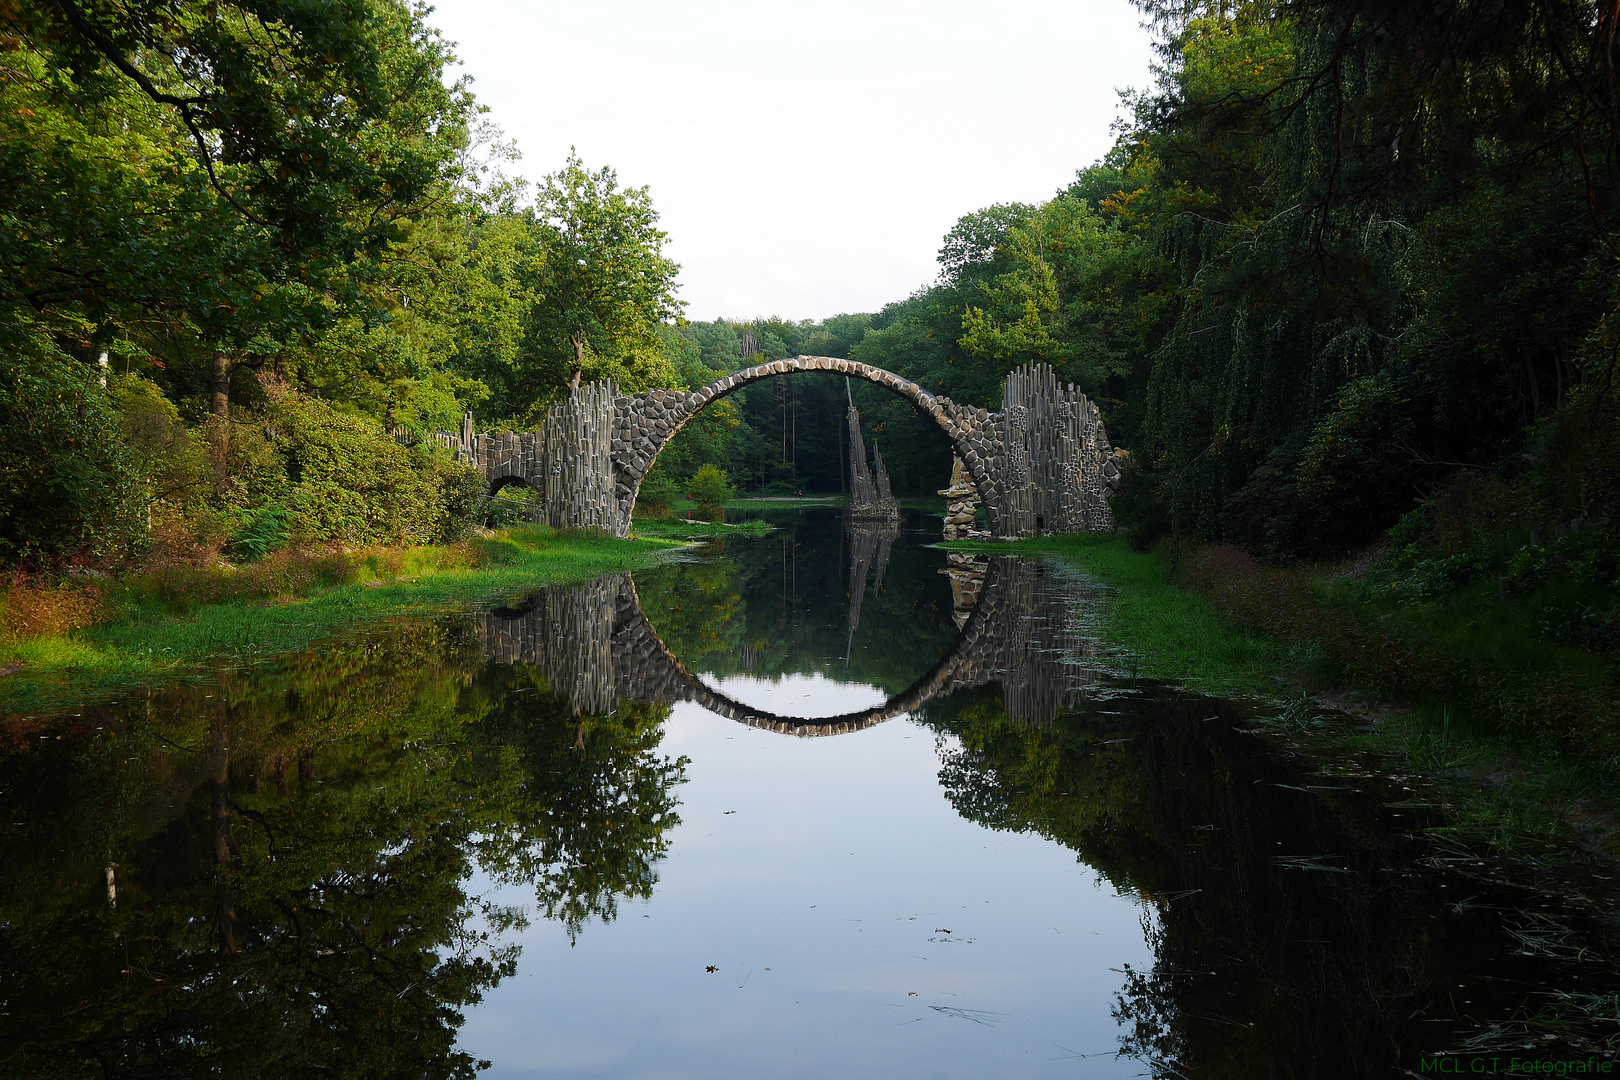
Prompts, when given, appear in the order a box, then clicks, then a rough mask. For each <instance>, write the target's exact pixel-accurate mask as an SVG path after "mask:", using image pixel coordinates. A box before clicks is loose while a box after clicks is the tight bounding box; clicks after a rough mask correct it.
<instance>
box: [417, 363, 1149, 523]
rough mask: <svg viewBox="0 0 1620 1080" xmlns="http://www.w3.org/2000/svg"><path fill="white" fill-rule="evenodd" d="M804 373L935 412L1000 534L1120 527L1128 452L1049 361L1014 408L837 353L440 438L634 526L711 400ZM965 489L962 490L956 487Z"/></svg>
mask: <svg viewBox="0 0 1620 1080" xmlns="http://www.w3.org/2000/svg"><path fill="white" fill-rule="evenodd" d="M796 372H827V373H832V374H839V375H846V376H848V377H850V378H858V379H865V380H866V381H868V382H871V383H875V384H876V385H878V386H881V387H883V388H885V389H887V390H890V391H892V392H893V393H896V394H899V395H900V396H901V397H903V398H905V399H906V400H907V401H909V402H911V404H912V405H913V406H914V407H915V408H916V409H917V411H918V412H920V413H921V414H922V415H924V416H927V417H928V418H929V419H931V420H932V421H933V422H934V423H935V424H936V425H937V426H938V427H939V429H940V430H941V431H942V432H943V433H944V434H945V437H946V438H947V439H949V440H950V444H951V449H952V451H953V452H954V453H955V455H956V458H957V460H958V461H959V462H960V463H961V467H962V471H963V473H965V475H966V476H967V477H969V478H971V481H972V489H973V490H972V492H971V494H969V495H967V496H960V497H959V499H958V501H959V503H960V505H959V506H958V505H957V504H953V507H955V509H954V510H953V512H954V513H956V514H958V515H962V514H964V513H965V512H966V511H968V510H971V508H972V507H971V504H972V503H973V502H979V503H982V505H983V506H984V508H985V511H986V514H987V517H988V519H989V525H990V533H991V535H993V536H996V537H999V538H1007V539H1011V538H1014V537H1019V536H1033V535H1039V534H1042V533H1054V532H1055V533H1072V532H1085V531H1090V530H1098V529H1112V528H1113V524H1114V522H1113V515H1112V514H1111V513H1110V512H1109V509H1108V499H1109V497H1110V496H1111V495H1112V494H1113V492H1114V490H1115V488H1117V486H1118V483H1119V476H1120V461H1119V458H1121V457H1122V456H1123V454H1122V453H1121V452H1116V451H1115V450H1114V449H1113V448H1112V447H1111V446H1110V445H1109V443H1108V433H1107V430H1106V429H1105V428H1104V426H1103V422H1102V416H1101V414H1100V413H1099V411H1098V409H1097V406H1096V404H1095V403H1093V402H1091V401H1089V400H1087V398H1086V396H1085V395H1084V394H1082V393H1080V392H1079V391H1078V390H1077V389H1076V388H1075V387H1074V385H1073V384H1072V383H1071V384H1068V385H1067V386H1065V385H1064V384H1062V383H1060V382H1059V381H1058V379H1057V376H1056V375H1055V374H1054V373H1053V371H1052V370H1051V368H1049V367H1046V366H1044V365H1036V366H1034V367H1027V368H1022V369H1020V370H1018V371H1015V372H1013V373H1011V374H1009V375H1008V377H1007V381H1006V385H1005V388H1004V390H1003V397H1002V408H1001V410H1000V411H999V412H989V411H987V410H985V409H980V408H975V407H972V406H964V405H958V404H957V403H956V402H954V401H952V400H951V399H950V398H948V397H944V396H942V395H938V394H933V393H930V392H929V391H927V390H925V389H924V388H923V387H921V386H918V385H917V384H916V383H914V382H911V381H910V380H908V379H905V378H902V377H901V376H899V375H896V374H894V373H893V372H891V371H885V370H883V369H882V368H877V367H872V366H871V365H869V364H862V363H857V362H856V361H854V360H841V359H837V358H834V357H829V356H795V357H792V358H790V359H785V360H773V361H770V362H769V363H765V364H759V365H757V366H755V367H750V368H745V369H744V370H742V371H738V372H736V373H734V374H731V375H727V376H725V377H724V378H722V379H718V380H716V381H715V382H712V383H710V384H709V385H708V386H705V387H702V388H700V389H697V390H647V391H643V392H641V393H637V394H621V393H619V392H618V390H617V389H616V388H615V387H614V385H613V384H612V383H609V382H602V383H592V384H588V385H586V386H584V387H577V388H575V389H574V390H573V391H572V392H571V393H570V394H569V396H568V397H567V398H566V399H564V400H562V401H560V402H558V403H557V404H555V405H553V406H552V407H551V409H550V410H549V412H548V414H547V416H546V422H545V425H544V426H543V428H542V429H541V430H539V431H534V432H493V433H482V434H480V433H476V432H474V430H473V420H472V414H471V413H468V414H467V416H466V418H465V419H464V420H463V423H462V430H461V431H460V432H459V433H457V434H451V433H448V432H444V433H439V434H437V435H435V436H434V438H435V440H436V441H438V442H440V443H441V444H443V445H446V446H449V447H450V448H451V449H453V450H454V451H455V453H456V456H457V458H458V459H459V460H461V461H465V462H467V463H469V464H471V465H473V466H474V467H476V468H477V469H478V470H479V471H480V472H482V473H483V475H484V478H485V480H486V481H487V482H488V484H489V487H490V493H491V494H493V493H494V491H495V490H497V489H499V488H500V487H503V486H505V485H507V484H512V483H521V484H526V485H528V486H530V487H532V488H534V489H535V490H536V491H538V492H539V493H540V495H541V501H542V504H543V506H544V508H545V516H546V520H547V521H548V522H549V523H550V524H552V525H555V526H570V527H575V528H595V529H602V530H604V531H606V532H609V533H611V534H612V535H614V536H621V537H622V536H625V535H626V534H627V533H628V532H629V530H630V517H631V511H632V510H633V509H634V507H635V502H636V494H637V492H638V491H639V490H640V488H641V481H642V479H643V478H645V477H646V475H647V471H648V470H649V469H651V468H652V465H653V462H654V461H655V460H656V459H657V457H658V454H659V452H660V451H661V450H662V449H663V447H664V445H665V444H666V443H667V442H668V441H669V439H670V438H671V437H672V436H673V435H674V434H675V433H676V432H677V431H679V430H680V429H681V428H682V427H684V426H685V425H686V423H687V422H688V421H690V420H691V419H692V418H693V417H694V416H696V415H697V414H698V413H699V412H700V411H701V410H702V409H703V408H704V406H706V405H708V404H709V403H710V402H711V401H714V400H716V399H717V398H722V397H725V396H726V395H727V394H730V393H733V392H735V391H737V390H739V389H741V388H742V387H744V386H747V385H749V384H750V383H754V382H758V381H760V380H761V379H769V378H775V377H777V376H780V375H789V374H793V373H796ZM953 490H954V489H953Z"/></svg>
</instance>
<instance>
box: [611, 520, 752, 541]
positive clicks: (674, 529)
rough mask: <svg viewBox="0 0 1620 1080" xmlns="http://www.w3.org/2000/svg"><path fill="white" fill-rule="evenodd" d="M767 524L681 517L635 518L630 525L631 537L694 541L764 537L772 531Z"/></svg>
mask: <svg viewBox="0 0 1620 1080" xmlns="http://www.w3.org/2000/svg"><path fill="white" fill-rule="evenodd" d="M773 529H774V526H772V525H771V524H770V523H769V522H766V521H760V520H753V521H738V522H710V521H687V520H686V518H685V516H684V515H682V516H681V517H674V516H671V517H663V518H657V517H648V518H636V519H635V521H634V522H632V524H631V535H633V536H645V537H657V538H659V539H663V540H695V539H705V538H712V537H721V538H724V537H728V536H764V535H766V534H767V533H769V532H771V531H773Z"/></svg>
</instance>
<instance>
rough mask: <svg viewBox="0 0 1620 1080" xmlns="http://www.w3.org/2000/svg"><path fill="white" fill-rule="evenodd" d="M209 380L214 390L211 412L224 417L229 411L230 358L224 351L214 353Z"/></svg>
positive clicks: (221, 417)
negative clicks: (212, 372)
mask: <svg viewBox="0 0 1620 1080" xmlns="http://www.w3.org/2000/svg"><path fill="white" fill-rule="evenodd" d="M211 382H212V389H213V391H214V402H213V410H212V411H213V414H214V415H215V416H217V417H219V418H220V419H224V418H225V417H227V416H229V415H230V411H231V358H230V357H228V356H226V355H225V354H224V353H215V354H214V377H213V379H212V380H211Z"/></svg>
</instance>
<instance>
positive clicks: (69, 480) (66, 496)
mask: <svg viewBox="0 0 1620 1080" xmlns="http://www.w3.org/2000/svg"><path fill="white" fill-rule="evenodd" d="M140 487H141V474H140V462H139V461H138V460H137V459H136V457H135V455H134V454H132V453H131V451H130V450H129V448H128V446H127V445H126V443H125V441H124V439H123V431H122V428H121V425H120V420H119V414H118V413H117V411H116V410H115V407H114V403H113V401H112V400H111V399H110V397H109V395H108V394H107V392H106V391H105V390H103V389H102V388H101V387H100V386H99V385H98V384H97V382H96V379H95V376H94V375H93V374H92V373H91V372H90V371H89V370H87V369H86V368H85V367H84V366H83V365H80V364H75V363H72V362H70V361H67V360H63V359H58V358H52V357H49V356H46V357H40V358H37V359H32V360H26V361H24V362H21V363H6V364H3V365H0V561H3V562H5V563H10V564H18V563H21V564H25V565H32V566H40V565H50V564H52V563H55V562H57V561H59V560H62V559H66V558H70V557H77V558H84V559H89V560H92V561H108V560H116V559H121V558H127V557H128V556H130V555H132V554H134V553H135V552H136V551H138V550H139V548H140V547H141V545H142V544H143V542H144V541H145V536H146V532H145V520H144V514H142V513H141V510H142V508H143V500H142V499H141V498H140Z"/></svg>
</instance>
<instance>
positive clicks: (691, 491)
mask: <svg viewBox="0 0 1620 1080" xmlns="http://www.w3.org/2000/svg"><path fill="white" fill-rule="evenodd" d="M686 492H687V495H688V497H689V498H691V500H692V501H693V502H695V503H697V504H699V505H700V506H719V505H721V504H722V503H726V502H730V501H731V500H732V499H733V498H735V497H736V495H737V489H736V488H734V487H732V486H731V481H730V480H728V479H727V478H726V474H725V471H724V470H723V469H717V468H715V467H714V466H713V465H705V466H703V467H702V468H700V469H699V470H698V471H697V472H695V473H693V474H692V479H690V480H688V481H687V482H686ZM711 520H712V519H711Z"/></svg>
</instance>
